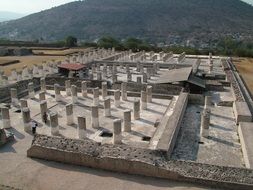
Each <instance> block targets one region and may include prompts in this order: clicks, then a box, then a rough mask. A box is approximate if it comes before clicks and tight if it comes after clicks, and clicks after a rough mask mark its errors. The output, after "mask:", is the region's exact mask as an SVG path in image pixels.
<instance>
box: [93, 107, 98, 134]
mask: <svg viewBox="0 0 253 190" xmlns="http://www.w3.org/2000/svg"><path fill="white" fill-rule="evenodd" d="M91 123H92V128H95V129H96V128H99V114H98V106H91Z"/></svg>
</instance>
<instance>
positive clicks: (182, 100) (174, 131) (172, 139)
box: [157, 93, 188, 157]
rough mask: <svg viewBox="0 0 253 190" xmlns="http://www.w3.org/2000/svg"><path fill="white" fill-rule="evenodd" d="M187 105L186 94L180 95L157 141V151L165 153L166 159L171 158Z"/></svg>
mask: <svg viewBox="0 0 253 190" xmlns="http://www.w3.org/2000/svg"><path fill="white" fill-rule="evenodd" d="M187 104H188V93H181V94H180V95H179V97H178V100H177V102H176V105H175V107H174V111H173V113H172V115H171V116H170V118H169V120H168V123H167V124H166V127H165V129H164V132H163V134H162V136H161V138H160V140H159V141H158V144H157V149H158V150H160V151H162V152H164V153H166V155H167V156H168V157H170V156H171V153H172V151H173V149H174V146H175V143H176V140H177V135H178V132H179V129H180V126H181V122H182V119H183V117H184V112H185V109H186V107H187Z"/></svg>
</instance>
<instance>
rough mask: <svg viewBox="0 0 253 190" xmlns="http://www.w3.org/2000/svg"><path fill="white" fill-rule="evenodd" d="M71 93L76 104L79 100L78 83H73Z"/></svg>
mask: <svg viewBox="0 0 253 190" xmlns="http://www.w3.org/2000/svg"><path fill="white" fill-rule="evenodd" d="M71 95H72V103H73V104H75V103H77V102H78V97H77V87H76V85H71Z"/></svg>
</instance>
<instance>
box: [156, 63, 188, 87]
mask: <svg viewBox="0 0 253 190" xmlns="http://www.w3.org/2000/svg"><path fill="white" fill-rule="evenodd" d="M191 71H192V67H184V68H180V69H173V70H168V71H166V72H163V73H162V74H161V76H160V77H159V79H158V80H157V81H155V83H159V84H161V83H172V82H181V81H187V80H188V78H189V76H190V74H191Z"/></svg>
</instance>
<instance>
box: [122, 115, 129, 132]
mask: <svg viewBox="0 0 253 190" xmlns="http://www.w3.org/2000/svg"><path fill="white" fill-rule="evenodd" d="M123 130H124V132H131V110H126V111H124V129H123Z"/></svg>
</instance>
